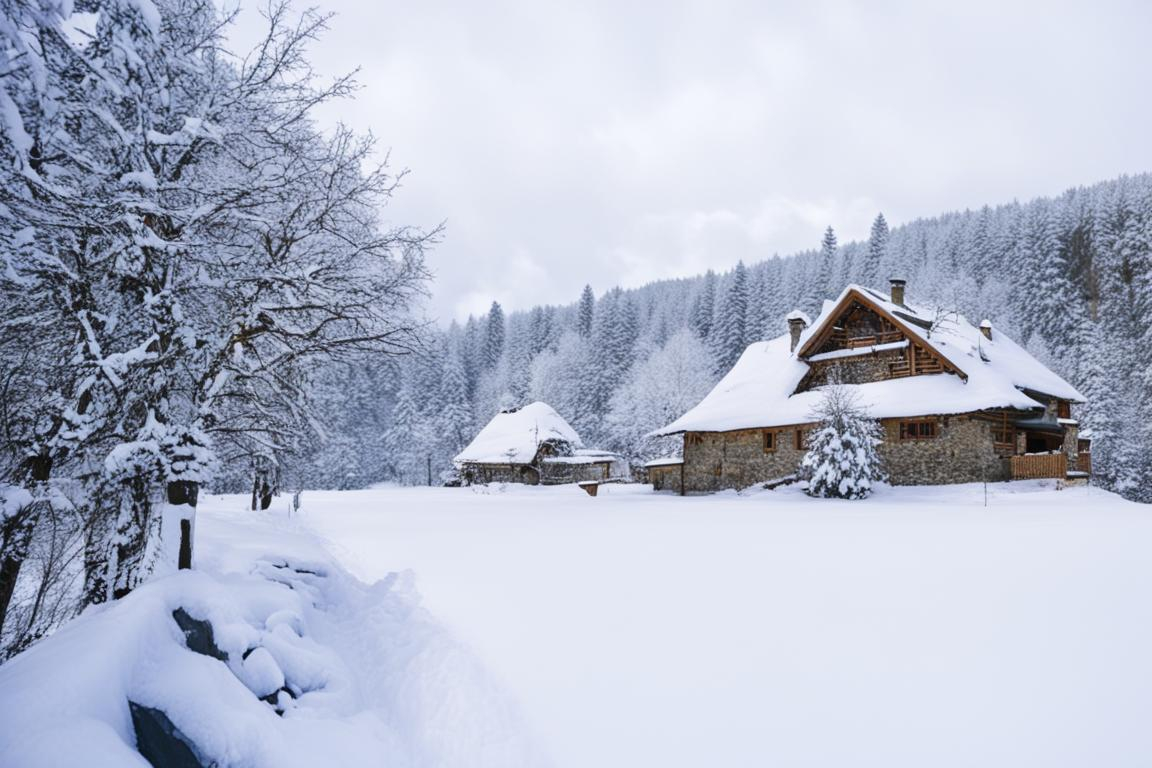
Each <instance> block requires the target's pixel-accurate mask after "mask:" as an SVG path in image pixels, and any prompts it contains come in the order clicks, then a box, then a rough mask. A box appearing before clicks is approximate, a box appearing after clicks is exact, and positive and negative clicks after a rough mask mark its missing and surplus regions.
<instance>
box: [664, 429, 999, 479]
mask: <svg viewBox="0 0 1152 768" xmlns="http://www.w3.org/2000/svg"><path fill="white" fill-rule="evenodd" d="M935 421H936V437H934V438H930V439H924V440H900V420H898V419H893V420H884V421H882V422H881V425H882V427H883V429H884V433H885V439H884V443H883V444H882V445H881V446H880V455H881V456H882V458H883V459H884V463H885V471H886V472H887V473H888V477H889V482H891V483H892V484H893V485H936V484H950V483H971V482H981V481H984V480H988V481H997V480H1005V479H1007V471H1006V468H1005V465H1004V462H1003V461H1002V460H1001V459H1000V457H999V456H997V455H996V452H995V450H994V449H993V440H992V426H991V424H989V423H988V422H986V421H982V420H979V419H973V418H971V417H970V416H967V415H961V416H940V417H936V418H935ZM812 426H813V425H811V424H809V425H800V426H799V427H796V426H792V427H784V428H777V429H772V430H763V429H746V430H738V431H733V432H689V433H687V434H686V435H685V436H684V462H685V463H684V485H685V486H686V488H687V491H688V492H689V493H694V492H695V493H699V492H712V491H719V490H723V489H727V488H746V487H748V486H751V485H755V484H757V483H764V482H767V481H769V480H775V479H777V478H781V477H785V476H787V475H791V474H794V473H796V472H797V470H798V469H799V466H800V461H801V460H802V459H803V458H804V454H805V452H806V451H805V449H803V448H801V449H797V448H796V437H795V432H796V430H797V429H810V428H811V427H812ZM765 431H773V432H775V433H776V445H775V450H774V451H771V452H765V450H764V432H765ZM677 485H678V483H677Z"/></svg>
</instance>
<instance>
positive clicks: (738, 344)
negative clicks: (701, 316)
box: [711, 261, 748, 374]
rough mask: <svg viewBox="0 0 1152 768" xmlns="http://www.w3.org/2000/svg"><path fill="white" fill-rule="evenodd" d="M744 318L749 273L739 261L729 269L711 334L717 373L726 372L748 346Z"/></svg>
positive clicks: (746, 310)
mask: <svg viewBox="0 0 1152 768" xmlns="http://www.w3.org/2000/svg"><path fill="white" fill-rule="evenodd" d="M747 317H748V272H747V270H746V269H745V268H744V262H742V261H741V262H740V263H738V264H737V265H736V269H735V270H733V272H732V280H731V282H730V283H729V284H728V290H727V291H726V292H725V294H724V300H723V301H722V302H721V305H720V313H719V316H718V319H717V324H716V328H715V331H714V332H713V334H712V337H711V342H712V347H713V349H714V350H715V359H716V366H717V372H718V373H721V374H723V373H727V372H728V371H729V370H730V369H731V368H732V366H733V365H735V364H736V361H737V360H739V359H740V355H741V354H743V352H744V348H745V347H747V346H748V332H747V325H746V324H747Z"/></svg>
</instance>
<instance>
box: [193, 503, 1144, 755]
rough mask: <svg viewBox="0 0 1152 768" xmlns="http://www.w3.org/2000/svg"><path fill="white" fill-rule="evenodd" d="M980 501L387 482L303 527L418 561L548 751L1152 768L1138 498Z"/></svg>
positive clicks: (433, 591)
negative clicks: (588, 492) (593, 494)
mask: <svg viewBox="0 0 1152 768" xmlns="http://www.w3.org/2000/svg"><path fill="white" fill-rule="evenodd" d="M983 493H984V492H983V488H982V486H979V485H974V486H973V485H970V486H954V487H941V488H895V489H892V488H881V489H880V490H879V491H878V493H877V494H876V496H874V497H872V498H870V499H867V500H864V501H851V502H846V501H835V500H820V499H809V498H807V497H805V496H803V495H802V494H801V493H800V492H799V491H798V490H796V489H781V490H778V491H773V492H760V493H754V494H748V495H739V494H736V493H726V494H719V495H715V496H706V497H689V498H679V497H674V496H669V495H663V494H654V493H653V492H652V491H651V490H650V489H649V488H647V487H645V486H605V487H603V488H601V489H600V496H599V497H597V498H594V499H593V498H589V497H587V496H585V495H584V494H583V493H581V492H579V491H578V490H576V489H575V488H572V487H556V488H529V487H514V486H507V487H504V488H501V487H488V488H474V489H440V488H436V489H428V488H395V487H381V488H377V489H373V490H367V491H349V492H327V493H321V492H316V493H306V494H305V495H304V499H303V501H304V513H305V514H304V517H303V519H304V521H305V524H306V525H308V526H310V527H312V528H314V529H315V530H316V531H318V532H319V533H320V534H321V535H322V536H324V537H325V538H327V539H328V540H329V543H330V546H331V547H332V548H333V550H334V551H336V552H337V553H338V555H339V558H340V560H341V562H343V563H345V564H346V565H347V566H348V567H349V568H350V569H351V570H352V571H353V572H354V573H355V574H357V575H358V576H359V577H360V578H361V579H372V578H376V577H378V576H379V575H381V574H384V573H386V572H389V571H391V570H394V569H397V568H411V569H412V570H413V571H414V572H415V574H416V577H415V578H416V587H417V589H418V590H419V591H420V592H421V594H422V597H423V600H424V604H425V605H426V606H427V607H428V609H429V610H430V611H431V612H432V613H433V614H434V615H436V616H437V617H438V618H439V619H442V620H444V621H445V622H446V623H447V624H448V625H449V626H450V627H451V628H452V630H453V631H454V632H455V633H456V634H457V635H458V636H460V637H461V638H462V639H464V640H465V641H466V642H467V643H468V644H469V645H470V646H471V647H473V648H474V649H475V650H476V651H477V653H478V655H479V656H480V657H481V658H482V659H483V660H484V661H485V663H486V665H487V666H488V667H489V668H490V669H491V671H492V673H493V674H494V675H495V676H497V677H498V678H499V679H500V681H501V682H502V683H503V684H504V685H505V686H506V687H507V688H508V689H509V690H510V691H511V692H512V693H513V694H514V695H515V696H516V697H517V698H518V700H519V703H520V704H521V707H522V710H523V711H524V712H525V713H526V714H527V716H528V718H529V720H530V723H531V724H532V726H533V727H534V729H535V731H536V732H537V733H538V735H539V736H540V738H541V740H542V742H543V744H544V745H545V747H546V748H547V749H548V751H549V752H550V755H551V757H552V758H553V760H554V762H555V764H557V765H561V766H593V765H595V766H638V765H660V766H700V765H724V766H762V765H770V764H782V765H810V766H830V767H831V766H837V767H839V766H845V765H852V766H873V765H874V766H886V767H890V766H924V765H932V766H971V765H983V766H1020V765H1045V766H1062V765H1066V766H1083V765H1088V764H1092V765H1110V766H1124V765H1132V766H1136V765H1147V764H1148V763H1149V762H1150V761H1152V731H1150V729H1148V728H1147V723H1148V722H1149V721H1150V718H1152V696H1149V694H1148V691H1150V690H1152V661H1150V660H1149V654H1148V651H1147V649H1148V648H1150V647H1152V605H1150V603H1149V601H1148V600H1147V599H1146V594H1147V584H1149V583H1150V577H1152V559H1150V558H1148V556H1147V552H1148V551H1149V548H1150V544H1152V514H1150V511H1149V508H1148V507H1146V506H1142V505H1136V504H1131V503H1128V502H1124V501H1122V500H1120V499H1118V498H1117V497H1115V496H1113V495H1111V494H1108V493H1105V492H1101V491H1099V490H1097V489H1094V488H1070V489H1066V490H1063V491H1056V490H1054V488H1053V486H1051V485H1046V484H1045V483H1043V482H1032V483H1013V484H995V485H991V486H989V505H988V507H987V508H985V507H984V506H983V503H984V495H983ZM225 503H227V502H219V501H211V502H210V504H211V505H217V504H225ZM208 519H214V518H211V517H210V518H208ZM205 525H206V526H207V525H209V523H207V522H206V523H205Z"/></svg>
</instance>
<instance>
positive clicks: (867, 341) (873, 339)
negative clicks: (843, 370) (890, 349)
mask: <svg viewBox="0 0 1152 768" xmlns="http://www.w3.org/2000/svg"><path fill="white" fill-rule="evenodd" d="M903 338H904V336H903V334H901V333H900V331H883V332H881V333H877V334H874V335H871V336H851V337H848V336H845V337H844V346H846V347H848V348H849V349H858V348H860V347H874V346H876V345H877V344H891V343H892V342H895V341H900V340H901V339H903Z"/></svg>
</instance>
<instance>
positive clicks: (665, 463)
mask: <svg viewBox="0 0 1152 768" xmlns="http://www.w3.org/2000/svg"><path fill="white" fill-rule="evenodd" d="M683 463H684V459H683V458H682V457H680V456H668V457H666V458H663V459H652V461H648V462H645V463H644V466H646V467H648V468H649V469H651V468H652V467H675V466H679V465H680V464H683Z"/></svg>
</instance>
